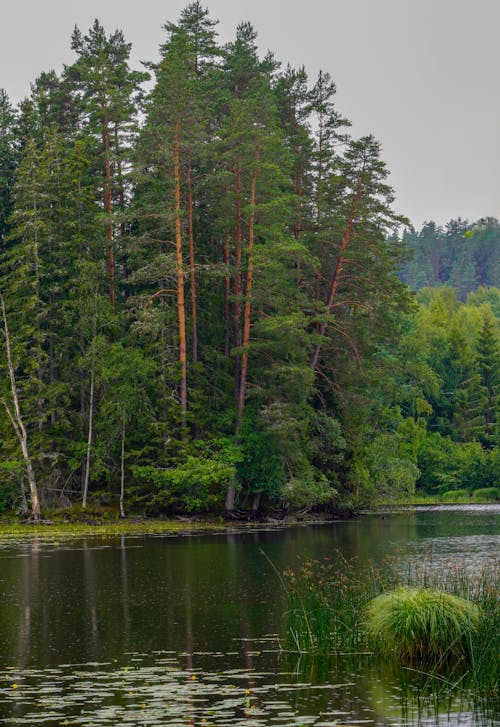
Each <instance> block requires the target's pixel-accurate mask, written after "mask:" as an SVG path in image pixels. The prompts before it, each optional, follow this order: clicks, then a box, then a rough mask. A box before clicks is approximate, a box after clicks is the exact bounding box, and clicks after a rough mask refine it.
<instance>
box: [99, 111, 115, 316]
mask: <svg viewBox="0 0 500 727" xmlns="http://www.w3.org/2000/svg"><path fill="white" fill-rule="evenodd" d="M102 141H103V145H104V163H105V170H104V193H103V201H104V212H105V214H106V218H107V219H106V247H107V269H108V280H109V299H110V301H111V305H112V307H113V310H114V307H115V299H116V295H115V251H114V244H113V221H112V219H111V216H112V213H113V202H112V194H111V149H110V142H109V121H108V120H107V118H106V117H104V121H103V129H102Z"/></svg>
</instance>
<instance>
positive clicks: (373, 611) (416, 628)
mask: <svg viewBox="0 0 500 727" xmlns="http://www.w3.org/2000/svg"><path fill="white" fill-rule="evenodd" d="M479 616H480V612H479V609H478V607H477V606H476V605H475V604H474V603H471V602H470V601H468V600H466V599H464V598H460V597H458V596H452V595H451V594H449V593H444V592H443V591H437V590H431V589H428V588H408V587H402V588H397V589H396V590H394V591H390V592H388V593H383V594H382V595H380V596H377V598H374V599H373V600H372V601H371V602H370V603H369V604H368V606H367V631H368V634H369V636H370V638H371V639H372V640H373V642H374V644H375V645H376V647H377V649H378V650H379V651H380V652H382V653H385V654H396V655H398V656H399V657H400V658H401V659H407V660H413V659H415V660H421V661H429V662H431V661H436V660H439V661H440V660H443V659H444V658H448V657H452V656H455V657H463V656H468V655H469V652H470V648H469V644H470V635H471V634H472V633H473V632H474V631H475V630H476V629H477V627H478V624H479Z"/></svg>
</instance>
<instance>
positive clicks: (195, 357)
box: [187, 161, 198, 363]
mask: <svg viewBox="0 0 500 727" xmlns="http://www.w3.org/2000/svg"><path fill="white" fill-rule="evenodd" d="M187 192H188V235H189V277H190V281H191V328H192V357H193V362H194V363H196V362H197V361H198V314H197V307H196V267H195V255H194V229H193V189H192V184H191V162H190V161H189V162H188V168H187Z"/></svg>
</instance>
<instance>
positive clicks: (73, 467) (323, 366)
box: [0, 2, 498, 517]
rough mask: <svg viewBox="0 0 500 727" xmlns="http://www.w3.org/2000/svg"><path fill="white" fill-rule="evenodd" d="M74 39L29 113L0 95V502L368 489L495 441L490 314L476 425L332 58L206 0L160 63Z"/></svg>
mask: <svg viewBox="0 0 500 727" xmlns="http://www.w3.org/2000/svg"><path fill="white" fill-rule="evenodd" d="M72 49H73V51H74V53H75V60H74V62H73V63H72V64H71V65H68V66H66V67H65V68H64V70H63V72H62V73H61V74H60V75H57V74H56V73H55V72H53V71H50V72H46V73H42V74H41V75H40V76H39V77H38V78H37V79H36V80H35V82H34V83H33V85H32V92H31V95H30V97H29V98H27V99H25V100H23V101H22V102H21V103H20V104H19V106H18V107H17V108H13V107H12V105H11V104H10V103H9V100H8V98H7V96H6V94H5V93H2V94H1V95H0V199H1V214H0V244H1V251H0V294H1V301H0V302H1V304H2V310H1V314H2V321H1V328H2V331H3V334H4V335H3V336H2V341H1V343H2V349H1V352H0V354H1V365H2V368H3V371H4V375H3V376H2V380H1V387H2V390H1V397H2V409H1V411H0V445H1V446H0V508H2V509H4V510H7V509H17V510H27V509H28V508H31V510H32V513H33V514H34V516H35V517H38V516H39V511H40V507H41V508H42V509H43V508H45V507H49V506H56V505H61V504H62V505H69V504H71V503H76V502H79V503H81V504H82V505H83V507H84V508H86V507H88V506H89V505H90V504H92V503H97V504H99V505H100V506H106V505H109V506H112V507H117V508H118V506H119V508H120V511H121V513H122V514H123V513H124V512H125V511H126V510H127V511H136V512H145V513H147V514H156V513H164V512H166V513H172V512H180V511H182V512H196V511H205V510H224V509H225V510H226V511H227V512H229V513H237V512H238V511H240V510H246V511H254V512H255V511H257V510H258V509H259V507H260V506H262V505H263V504H266V505H267V506H269V505H273V506H274V505H276V506H279V507H300V508H310V507H314V506H316V505H326V504H334V503H351V504H352V503H355V502H358V503H359V502H369V501H370V500H374V499H376V498H377V497H380V496H381V495H382V496H385V495H387V494H389V495H398V496H399V495H401V494H405V493H408V492H411V491H413V489H414V486H415V483H416V482H417V480H418V478H419V476H420V470H419V467H421V468H423V465H422V457H421V456H420V455H419V452H421V451H422V450H421V448H420V449H418V451H417V446H416V441H417V440H418V442H419V443H420V444H421V443H422V441H424V439H425V441H427V438H429V441H431V440H432V441H434V440H433V439H432V437H433V436H434V435H436V436H437V435H439V436H440V437H441V438H442V439H440V440H439V446H440V447H442V448H444V449H445V448H446V447H447V446H448V444H443V442H446V443H447V442H450V443H451V444H450V445H449V446H450V447H452V446H455V443H458V442H462V441H466V442H471V443H472V444H473V446H474V447H475V448H476V449H477V448H479V449H477V451H478V452H479V451H480V452H481V456H484V457H486V458H487V459H488V462H490V460H491V461H493V455H492V452H496V451H497V450H498V427H497V428H496V429H495V426H496V424H495V426H494V422H493V418H492V417H493V414H491V411H493V409H494V410H495V411H497V409H495V407H496V406H497V404H498V389H497V378H495V377H498V367H497V368H496V369H495V373H494V374H492V375H493V379H492V381H493V383H491V385H490V384H487V382H486V379H485V378H484V376H485V374H484V371H483V369H481V367H480V364H479V363H478V362H479V360H480V356H481V355H483V354H482V353H481V351H482V349H481V345H482V344H480V343H479V341H480V338H479V337H478V335H479V334H478V335H476V333H477V331H478V330H482V328H481V326H482V325H483V323H478V326H479V328H478V327H477V326H476V329H475V331H476V333H475V334H474V337H472V338H471V336H470V332H467V336H466V338H467V337H468V338H467V342H468V346H469V348H468V349H467V351H468V355H469V357H470V361H469V363H470V366H472V368H473V369H474V372H475V373H474V376H475V377H476V379H475V385H476V390H475V391H476V393H474V394H472V393H471V394H470V397H472V398H470V401H471V402H472V400H473V398H474V397H475V396H476V395H477V396H479V394H480V395H481V397H483V398H482V399H481V402H482V403H481V406H482V407H483V408H482V409H481V411H479V409H478V410H477V411H475V414H474V416H475V417H476V418H477V427H476V429H474V430H473V429H470V431H467V433H465V429H464V427H463V426H462V428H460V427H459V425H458V424H457V422H458V419H457V418H456V417H455V411H458V409H457V406H458V405H456V402H454V403H453V406H451V407H450V406H449V407H448V408H445V407H444V405H442V402H441V399H443V400H446V397H447V396H448V393H447V389H446V387H447V386H448V379H446V378H445V372H444V371H442V370H441V367H442V364H439V365H438V364H437V363H436V361H437V356H438V353H439V354H441V353H443V351H444V350H445V348H446V347H445V346H444V343H443V346H441V345H439V344H437V343H436V342H435V336H438V335H442V337H443V338H442V340H443V342H444V341H447V340H448V338H447V337H448V336H449V334H450V330H451V328H450V325H449V320H448V323H446V322H445V323H444V324H443V325H441V323H439V324H438V323H436V325H435V326H434V328H433V329H432V331H433V332H432V335H431V334H429V335H431V338H432V346H431V344H430V343H429V347H430V348H429V351H427V349H425V350H422V351H420V349H419V343H420V341H421V339H422V336H423V333H422V331H421V330H420V328H419V326H420V325H421V321H423V320H424V318H425V315H424V313H423V312H420V313H418V312H415V310H416V309H415V306H414V303H413V300H412V296H411V294H410V291H409V289H408V288H407V286H406V285H404V284H403V283H402V282H401V281H400V280H399V278H398V275H397V272H398V271H399V270H400V269H401V267H402V265H404V260H405V254H406V253H405V248H404V245H403V244H401V242H400V241H398V239H397V235H396V230H397V227H398V225H400V223H401V222H402V221H401V220H400V219H398V217H397V216H396V215H395V214H394V212H393V211H392V208H391V203H392V190H391V188H390V187H389V186H388V184H387V181H386V179H387V171H386V168H385V165H384V163H383V162H382V161H381V159H380V155H379V146H378V144H377V143H376V141H375V140H374V139H373V138H372V137H365V138H362V139H353V138H352V137H351V136H350V135H349V133H348V127H349V123H348V121H347V120H346V119H345V118H344V117H343V116H342V114H340V113H339V111H338V110H337V108H336V106H335V103H334V101H335V85H334V83H333V81H332V80H331V78H330V76H329V75H328V74H327V73H324V72H321V73H320V74H319V75H318V77H317V78H316V79H313V80H312V81H309V79H308V77H307V74H306V72H305V70H304V69H303V68H299V69H292V68H290V67H285V68H282V67H281V66H280V64H279V63H278V62H277V61H276V59H275V58H274V56H273V55H272V53H268V54H267V55H266V56H265V57H264V58H261V57H259V55H258V52H257V47H256V35H255V32H254V30H253V28H252V27H251V26H250V25H249V24H248V23H242V24H241V25H240V26H238V28H237V30H236V36H235V39H234V40H233V41H232V42H230V43H227V44H226V45H220V44H219V43H218V41H217V36H216V23H215V22H214V21H213V20H212V19H211V18H210V17H209V15H208V12H207V11H206V10H205V9H204V8H203V7H202V6H201V5H200V4H199V3H198V2H194V3H192V4H190V5H189V6H187V7H186V8H185V10H184V11H183V12H182V13H181V16H180V19H179V20H178V22H176V23H167V24H166V26H165V39H164V43H163V44H162V46H161V49H160V60H159V61H158V62H157V63H150V64H149V65H148V73H143V72H138V71H136V70H133V69H132V68H131V67H130V64H129V56H130V45H129V44H128V43H127V42H126V41H125V39H124V37H123V35H122V33H121V32H119V31H116V32H114V33H112V34H110V35H108V34H107V33H106V32H105V30H104V29H103V28H102V26H101V25H100V24H99V22H98V21H96V22H95V23H94V25H93V26H92V27H91V28H90V30H89V31H88V33H87V34H83V33H82V32H81V31H80V30H78V29H75V31H74V33H73V36H72ZM148 75H149V76H150V77H151V84H150V88H151V90H150V91H148V92H147V93H146V92H145V90H144V87H145V83H144V82H145V81H146V80H147V77H148ZM429 295H430V294H429ZM450 295H451V294H450ZM478 295H479V294H478ZM484 295H485V296H486V297H487V296H493V298H495V295H496V292H495V291H493V292H492V291H486V292H485V293H484ZM495 300H497V299H496V298H495ZM436 301H439V298H437V299H436ZM436 301H434V302H433V303H432V305H438V303H437V302H436ZM429 305H431V303H429ZM471 305H472V304H471ZM449 309H450V313H449V319H450V320H451V318H453V317H456V316H458V317H460V315H461V314H459V312H458V311H460V310H461V306H460V305H459V304H458V303H457V302H456V301H454V302H453V303H452V302H450V303H449ZM474 310H475V311H476V312H477V316H479V318H477V321H479V320H481V321H483V318H484V321H486V320H487V321H489V323H488V325H489V326H490V328H491V331H490V334H491V335H490V338H491V341H496V344H495V345H498V325H497V322H496V321H495V320H494V318H491V307H490V306H489V305H488V304H487V302H486V299H485V302H484V305H483V304H482V301H481V305H474ZM443 315H444V314H443ZM447 315H448V314H447ZM421 316H424V318H421ZM445 317H446V316H445ZM443 320H444V319H443ZM484 325H486V323H484ZM412 342H413V343H412ZM412 345H413V346H414V349H415V350H418V355H417V353H415V350H413V351H411V356H410V355H409V354H408V347H410V349H411V346H412ZM449 345H450V346H451V344H449ZM491 345H493V344H491ZM446 346H447V347H448V348H449V346H448V343H446ZM448 348H447V349H446V350H448ZM449 350H450V351H451V350H452V349H451V348H450V349H449ZM453 350H455V349H453ZM451 355H452V354H451V353H450V356H451ZM457 355H458V354H457ZM422 356H423V357H424V358H423V359H422ZM426 356H427V358H425V357H426ZM490 358H491V357H490ZM421 359H422V360H421ZM461 365H462V364H460V366H461ZM493 368H495V367H493ZM477 376H479V379H477ZM481 377H483V378H481ZM488 386H490V389H488ZM486 389H488V391H489V392H490V393H489V394H488V396H490V398H491V397H497V398H496V399H495V402H496V403H495V405H494V406H493V404H491V406H490V409H488V412H487V410H486V409H485V405H484V396H486V394H485V391H486ZM471 391H472V389H471ZM440 392H441V393H440ZM467 392H469V390H468V389H467ZM478 392H479V393H478ZM467 396H469V393H467ZM433 397H434V398H433ZM440 397H441V398H440ZM478 402H479V400H478ZM471 406H472V404H471ZM478 406H479V403H478ZM492 407H493V408H492ZM465 411H466V410H465V409H460V412H465ZM457 416H458V415H457ZM464 416H465V414H464ZM495 416H496V414H495ZM481 417H483V420H482V421H483V425H484V427H483V429H484V432H483V433H481V432H482V431H483V430H481V432H480V429H481V425H480V423H479V422H480V420H481ZM446 422H449V423H448V424H446ZM495 422H496V419H495ZM494 431H495V432H497V434H496V435H495V434H494V433H493V432H494ZM417 435H418V436H417ZM424 435H425V436H424ZM495 436H497V439H496V440H495ZM435 441H437V440H435ZM420 444H419V447H420ZM429 446H430V445H429ZM471 451H472V450H471ZM419 456H420V459H419ZM423 471H424V469H422V472H423ZM433 476H434V475H433ZM422 477H423V475H422ZM436 477H437V475H436ZM432 483H433V484H428V485H427V484H426V485H425V486H426V487H427V489H429V490H431V489H436V488H440V487H444V486H445V485H444V484H443V482H442V478H441V479H439V477H438V478H437V479H436V478H435V479H434V480H432Z"/></svg>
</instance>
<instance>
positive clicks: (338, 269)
mask: <svg viewBox="0 0 500 727" xmlns="http://www.w3.org/2000/svg"><path fill="white" fill-rule="evenodd" d="M363 189H364V166H363V169H362V170H361V174H360V177H359V182H358V187H357V190H356V195H355V197H354V200H353V203H352V207H351V212H350V214H349V219H348V221H347V225H346V228H345V231H344V235H343V237H342V242H341V244H340V252H339V258H338V260H337V265H336V266H335V270H334V272H333V276H332V279H331V281H330V287H329V290H328V298H327V301H326V308H327V312H328V313H331V311H332V308H333V302H334V300H335V294H336V292H337V288H338V286H339V282H340V276H341V274H342V270H343V268H344V262H345V257H344V253H345V251H346V249H347V247H348V245H349V241H350V239H351V234H352V228H353V226H354V219H355V217H356V212H357V209H358V205H359V202H360V200H361V197H362V194H363ZM327 325H328V324H327V321H326V320H325V321H323V323H322V324H321V325H320V326H319V330H318V334H319V336H320V338H322V337H323V336H324V335H325V332H326V328H327ZM320 353H321V341H320V342H318V343H317V344H316V346H315V348H314V352H313V355H312V357H311V364H310V366H311V368H312V370H313V371H316V369H317V367H318V360H319V356H320Z"/></svg>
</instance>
